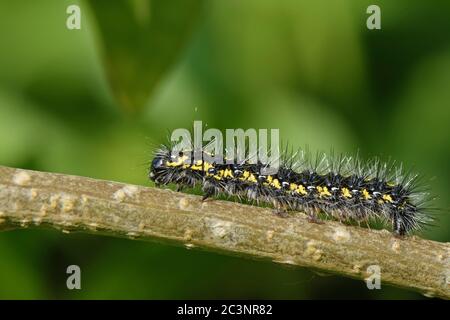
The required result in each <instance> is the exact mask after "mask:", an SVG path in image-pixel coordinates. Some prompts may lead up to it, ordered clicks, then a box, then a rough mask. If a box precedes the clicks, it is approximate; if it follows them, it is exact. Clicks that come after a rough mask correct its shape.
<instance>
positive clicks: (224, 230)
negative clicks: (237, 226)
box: [207, 219, 233, 238]
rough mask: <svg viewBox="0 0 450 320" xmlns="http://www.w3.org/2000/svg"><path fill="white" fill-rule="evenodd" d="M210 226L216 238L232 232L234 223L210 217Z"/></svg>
mask: <svg viewBox="0 0 450 320" xmlns="http://www.w3.org/2000/svg"><path fill="white" fill-rule="evenodd" d="M207 221H208V227H209V228H210V230H211V233H212V235H213V236H214V237H215V238H224V237H225V236H227V235H229V234H230V233H231V232H232V225H233V223H231V222H229V221H222V220H218V219H208V220H207Z"/></svg>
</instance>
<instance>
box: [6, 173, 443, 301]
mask: <svg viewBox="0 0 450 320" xmlns="http://www.w3.org/2000/svg"><path fill="white" fill-rule="evenodd" d="M31 225H35V226H38V225H43V226H45V225H46V226H50V227H53V228H57V229H60V230H62V231H63V232H66V233H68V232H71V231H84V232H90V233H101V234H109V235H112V236H126V237H129V238H133V239H134V238H139V239H148V240H162V241H170V242H175V243H178V244H184V245H185V246H187V247H200V248H206V249H210V250H211V249H212V250H220V251H222V252H226V253H228V254H230V253H232V254H237V255H240V256H250V257H253V258H263V259H271V260H273V261H274V262H277V263H284V264H290V265H296V266H305V267H309V268H314V269H320V270H323V271H327V272H333V273H338V274H341V275H344V276H349V277H352V278H357V279H364V278H366V277H368V276H370V274H369V273H368V272H367V268H368V266H370V265H379V266H380V268H381V281H382V283H383V284H384V283H387V284H392V285H396V286H400V287H405V288H409V289H413V290H416V291H419V292H421V293H423V294H425V295H427V296H435V297H441V298H447V299H449V298H450V257H449V256H450V244H449V243H439V242H434V241H429V240H423V239H420V238H418V237H415V236H411V237H407V238H405V239H398V238H395V237H393V236H392V235H391V233H390V232H388V231H385V230H384V231H377V230H369V229H365V228H359V227H355V226H345V225H343V224H341V223H339V222H334V221H326V222H325V223H324V224H320V225H319V224H314V223H308V222H307V219H306V216H305V215H304V214H301V213H299V214H295V215H294V216H293V217H289V218H286V219H282V218H279V217H276V216H275V215H274V214H272V211H271V210H270V209H265V208H259V207H255V206H249V205H243V204H239V203H234V202H231V201H218V200H209V201H206V202H202V201H201V197H199V196H193V195H188V194H183V193H177V192H173V191H170V190H162V189H155V188H145V187H140V186H134V185H127V184H122V183H117V182H110V181H102V180H95V179H90V178H83V177H76V176H69V175H62V174H55V173H46V172H36V171H28V170H20V169H13V168H7V167H1V166H0V229H1V230H7V229H11V228H16V227H19V226H20V227H28V226H31Z"/></svg>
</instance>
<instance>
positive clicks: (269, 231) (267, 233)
mask: <svg viewBox="0 0 450 320" xmlns="http://www.w3.org/2000/svg"><path fill="white" fill-rule="evenodd" d="M274 234H275V231H273V230H267V232H266V239H267V241H272V239H273V235H274Z"/></svg>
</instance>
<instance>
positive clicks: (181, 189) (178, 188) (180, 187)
mask: <svg viewBox="0 0 450 320" xmlns="http://www.w3.org/2000/svg"><path fill="white" fill-rule="evenodd" d="M183 188H184V186H183V185H181V184H177V188H176V191H177V192H181V191H183Z"/></svg>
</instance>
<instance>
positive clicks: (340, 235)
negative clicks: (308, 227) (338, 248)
mask: <svg viewBox="0 0 450 320" xmlns="http://www.w3.org/2000/svg"><path fill="white" fill-rule="evenodd" d="M332 238H333V240H334V241H336V242H347V241H349V240H350V238H351V235H350V232H348V230H347V229H345V228H344V227H335V228H334V232H333V235H332Z"/></svg>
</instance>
